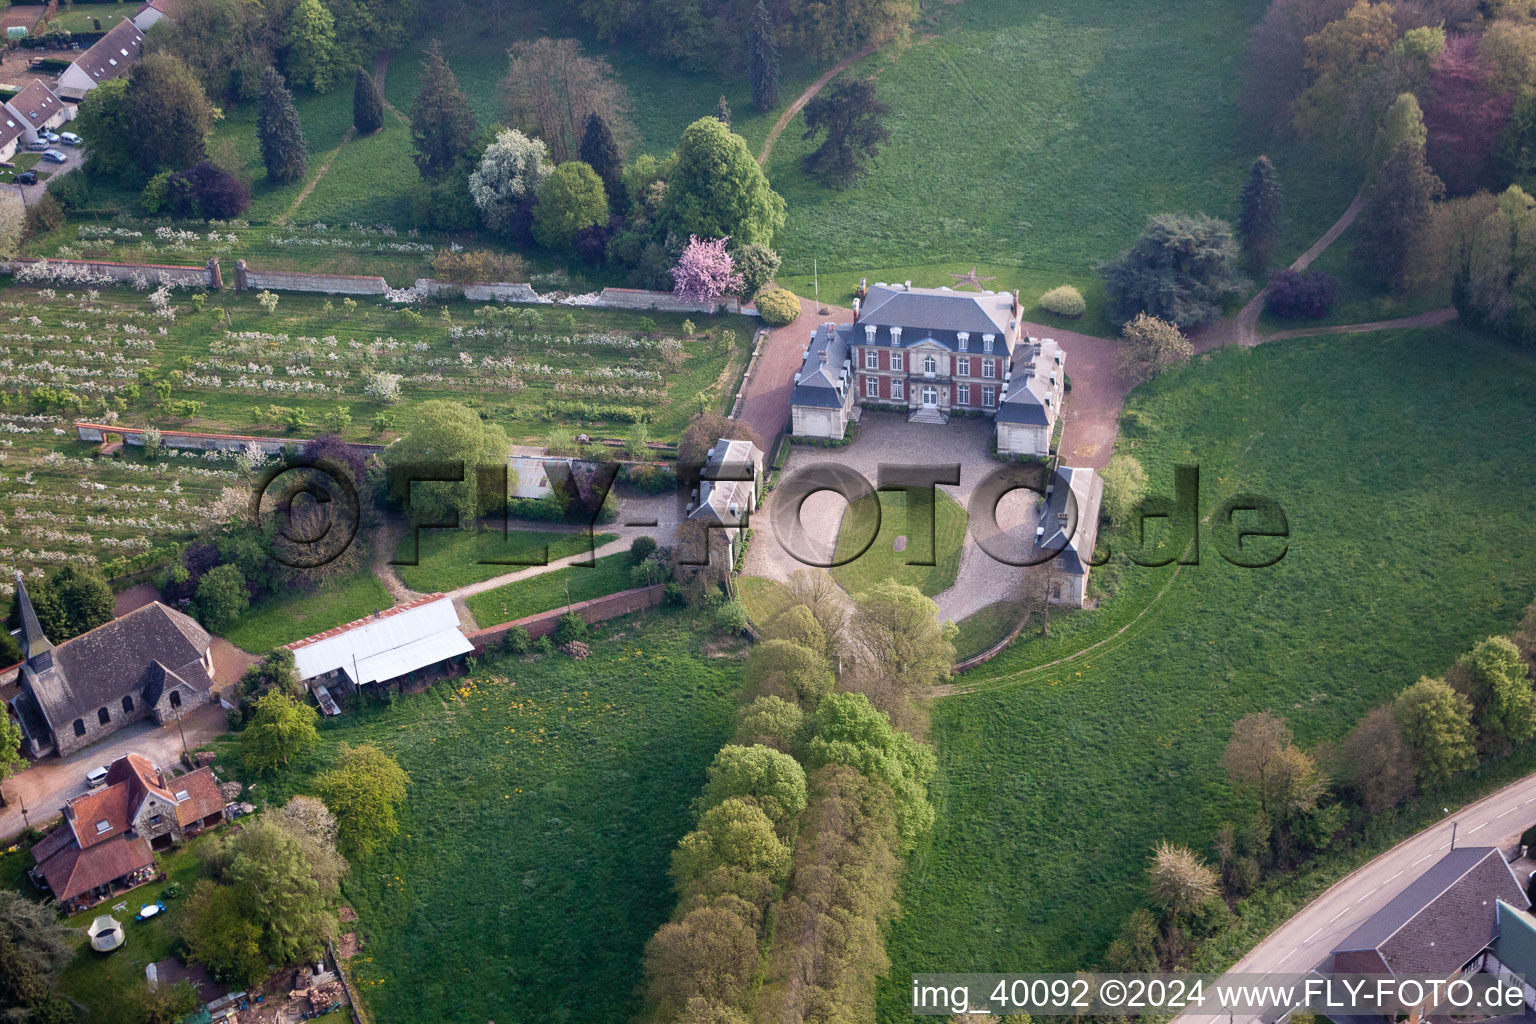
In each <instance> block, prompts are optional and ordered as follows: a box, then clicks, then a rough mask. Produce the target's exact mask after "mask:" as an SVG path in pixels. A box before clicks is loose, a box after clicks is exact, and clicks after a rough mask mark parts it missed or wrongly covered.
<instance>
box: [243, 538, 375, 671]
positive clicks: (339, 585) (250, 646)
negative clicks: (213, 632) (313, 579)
mask: <svg viewBox="0 0 1536 1024" xmlns="http://www.w3.org/2000/svg"><path fill="white" fill-rule="evenodd" d="M394 603H395V602H394V599H393V598H392V597H390V596H389V591H388V590H385V589H384V584H382V583H380V582H379V580H378V577H376V576H374V574H373V572H372V571H371V570H370V569H369V568H368V565H367V559H366V558H365V559H363V564H362V565H361V566H360V567H359V568H358V569H357V571H356V572H353V573H350V574H348V575H346V576H343V577H340V578H338V579H331V580H327V581H326V582H325V583H324V584H323V585H321V586H320V587H319V588H318V589H315V590H298V591H288V592H285V593H281V594H273V595H271V596H269V597H266V598H264V599H262V600H260V601H258V602H256V603H255V604H253V605H251V607H250V608H249V609H248V610H247V611H246V612H245V614H244V615H241V616H240V621H239V622H237V623H235V624H234V625H233V626H231V627H230V628H229V629H226V630H225V631H224V632H223V634H222V635H223V637H224V639H226V640H228V641H229V642H230V643H232V644H234V645H235V646H236V647H239V648H241V649H242V650H246V651H249V652H251V653H252V654H266V653H267V652H268V651H270V650H272V649H273V648H274V647H281V646H283V645H284V644H291V643H293V642H294V641H295V640H302V639H304V638H305V637H307V636H313V635H314V634H316V633H323V632H325V631H326V630H328V629H331V628H333V627H335V626H341V625H345V624H346V623H348V622H353V621H355V620H357V619H361V618H363V617H364V616H368V615H372V614H373V613H374V612H377V611H382V610H384V609H386V608H391V607H393V606H394Z"/></svg>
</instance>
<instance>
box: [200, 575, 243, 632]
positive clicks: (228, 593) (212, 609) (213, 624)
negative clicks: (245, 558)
mask: <svg viewBox="0 0 1536 1024" xmlns="http://www.w3.org/2000/svg"><path fill="white" fill-rule="evenodd" d="M194 600H195V603H196V604H195V606H196V608H197V617H198V618H199V619H200V620H202V623H203V625H205V626H207V627H208V628H209V629H211V630H213V631H214V632H215V633H220V632H223V631H224V630H226V629H228V628H229V627H231V626H233V625H234V624H235V623H236V622H238V621H239V620H240V616H241V615H243V614H245V610H246V609H247V608H249V607H250V604H251V595H250V592H249V591H247V590H246V588H245V576H244V574H242V573H241V572H240V569H239V567H238V566H233V565H219V566H215V567H214V568H212V569H210V570H208V571H207V572H205V573H204V574H203V578H202V579H201V580H199V581H198V584H197V597H196V598H195V599H194Z"/></svg>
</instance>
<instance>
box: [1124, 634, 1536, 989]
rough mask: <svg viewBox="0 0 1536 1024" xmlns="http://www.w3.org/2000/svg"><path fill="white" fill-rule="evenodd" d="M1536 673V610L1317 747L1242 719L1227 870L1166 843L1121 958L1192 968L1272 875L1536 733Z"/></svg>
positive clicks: (1218, 848)
mask: <svg viewBox="0 0 1536 1024" xmlns="http://www.w3.org/2000/svg"><path fill="white" fill-rule="evenodd" d="M1533 672H1536V605H1532V606H1531V607H1530V608H1528V609H1527V610H1526V613H1525V617H1524V619H1523V620H1522V622H1521V624H1520V626H1519V627H1518V628H1517V629H1516V630H1515V631H1514V633H1513V634H1511V635H1510V636H1491V637H1488V638H1486V639H1484V640H1481V641H1479V642H1478V643H1477V644H1475V645H1474V646H1473V647H1472V649H1471V650H1470V651H1469V652H1467V653H1466V654H1465V655H1463V656H1462V657H1461V658H1459V659H1457V661H1456V662H1455V664H1453V665H1452V666H1451V667H1450V669H1449V670H1448V671H1447V672H1446V673H1445V675H1444V676H1443V677H1440V678H1430V677H1425V678H1421V679H1419V680H1418V681H1417V682H1415V683H1413V684H1412V685H1410V686H1407V687H1405V688H1404V689H1403V690H1401V691H1400V692H1399V693H1398V694H1397V696H1396V697H1395V698H1394V699H1393V700H1391V701H1390V702H1388V703H1386V704H1383V705H1381V706H1379V707H1376V708H1374V709H1372V710H1371V711H1370V712H1368V713H1367V714H1366V715H1365V716H1364V717H1362V718H1361V719H1360V720H1359V721H1358V722H1357V723H1356V725H1355V727H1354V729H1352V730H1351V731H1350V732H1349V733H1348V734H1347V735H1346V736H1344V737H1343V738H1342V739H1340V740H1339V741H1337V742H1335V743H1331V744H1325V745H1323V746H1321V747H1320V748H1318V749H1317V750H1315V751H1313V752H1308V751H1306V750H1303V749H1302V748H1301V747H1300V746H1299V745H1298V744H1297V743H1296V741H1295V738H1294V737H1293V735H1292V733H1291V730H1290V727H1289V726H1288V725H1287V724H1286V722H1285V721H1284V719H1282V718H1280V717H1279V716H1277V715H1274V714H1272V713H1269V712H1256V713H1254V714H1249V715H1246V716H1244V717H1243V718H1241V719H1239V720H1238V721H1237V722H1236V723H1235V724H1234V725H1233V728H1232V736H1231V739H1230V740H1229V741H1228V743H1227V746H1226V749H1225V751H1224V752H1223V758H1222V760H1223V766H1224V768H1225V772H1226V778H1227V783H1228V786H1229V787H1230V789H1231V791H1232V793H1233V794H1234V795H1235V797H1236V798H1237V801H1238V802H1237V804H1236V805H1235V809H1237V810H1239V811H1240V815H1239V816H1236V820H1235V821H1227V822H1224V823H1222V824H1221V825H1220V827H1219V828H1218V829H1217V831H1216V834H1215V835H1214V837H1213V838H1212V842H1211V852H1212V854H1213V855H1214V865H1212V864H1208V863H1207V862H1206V860H1205V858H1203V857H1202V856H1201V855H1200V854H1199V853H1198V852H1196V851H1193V850H1191V849H1189V848H1187V847H1182V846H1177V845H1174V844H1168V843H1160V844H1159V845H1158V847H1157V848H1156V849H1155V850H1154V851H1153V854H1152V857H1151V859H1150V861H1149V867H1148V875H1147V894H1148V898H1149V902H1150V903H1151V904H1152V907H1151V908H1150V909H1142V910H1139V911H1137V912H1136V913H1134V914H1132V915H1131V917H1130V918H1129V919H1127V921H1126V923H1125V925H1124V927H1123V928H1122V930H1121V933H1120V936H1119V937H1118V938H1117V939H1116V940H1115V942H1114V943H1113V944H1112V945H1111V947H1110V949H1109V951H1108V953H1107V960H1108V962H1109V965H1110V966H1111V967H1112V968H1114V969H1117V970H1137V971H1140V970H1158V969H1172V968H1176V967H1180V966H1184V965H1187V964H1188V962H1189V961H1190V958H1191V957H1192V955H1193V954H1194V952H1195V950H1196V947H1197V945H1198V943H1199V942H1200V941H1201V940H1202V939H1204V938H1207V937H1209V936H1212V935H1215V934H1217V933H1218V932H1220V931H1221V929H1222V928H1223V927H1225V925H1226V924H1227V922H1228V921H1229V920H1230V919H1231V911H1232V910H1233V909H1241V908H1240V903H1241V901H1242V900H1243V898H1244V897H1246V896H1248V895H1249V894H1250V893H1252V892H1253V891H1254V890H1255V889H1256V888H1257V887H1258V885H1259V883H1260V882H1261V881H1262V880H1263V879H1264V878H1265V877H1266V876H1269V875H1279V874H1283V873H1285V872H1289V871H1292V870H1296V869H1298V868H1301V867H1304V866H1306V865H1307V864H1308V863H1309V862H1310V861H1311V860H1312V859H1313V858H1315V857H1317V856H1318V855H1319V854H1322V853H1324V852H1327V851H1330V850H1334V849H1339V848H1341V847H1345V846H1347V845H1349V844H1352V843H1354V842H1356V841H1357V840H1358V839H1359V837H1360V836H1361V835H1362V834H1364V833H1368V832H1370V830H1371V829H1372V827H1373V819H1374V818H1375V816H1377V815H1380V814H1382V813H1383V812H1386V811H1390V810H1391V809H1392V808H1394V807H1396V806H1397V805H1399V804H1401V803H1402V802H1403V801H1405V800H1407V799H1409V798H1410V797H1411V796H1413V795H1414V794H1415V793H1420V792H1424V793H1434V792H1436V791H1437V790H1438V789H1440V788H1441V787H1443V786H1445V785H1446V784H1447V783H1448V782H1450V781H1451V780H1452V779H1453V778H1454V777H1456V776H1457V775H1459V774H1460V773H1462V772H1465V771H1467V770H1469V769H1472V768H1474V767H1476V766H1477V765H1478V764H1480V763H1481V762H1483V761H1485V760H1487V759H1490V758H1498V757H1503V756H1507V755H1508V754H1509V753H1511V752H1512V751H1514V750H1515V749H1516V748H1517V747H1519V746H1521V745H1523V744H1527V743H1529V742H1530V741H1531V740H1532V739H1536V678H1533ZM1241 812H1246V816H1241Z"/></svg>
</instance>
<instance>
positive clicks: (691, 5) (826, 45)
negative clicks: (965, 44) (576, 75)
mask: <svg viewBox="0 0 1536 1024" xmlns="http://www.w3.org/2000/svg"><path fill="white" fill-rule="evenodd" d="M759 8H761V9H762V16H761V17H759V15H758V9H759ZM919 9H920V5H919V4H918V2H917V0H724V2H720V0H667V2H665V3H646V2H642V0H577V3H576V10H577V11H578V12H579V13H580V15H581V17H582V19H583V20H584V21H586V22H587V24H588V25H590V26H591V27H592V28H593V29H594V30H595V31H596V32H597V34H598V37H599V38H600V39H602V40H604V41H605V42H619V41H621V40H622V41H624V42H626V43H632V44H638V45H639V46H641V47H643V48H644V49H646V50H647V51H648V52H650V53H651V54H652V55H654V56H656V57H659V58H661V59H663V60H668V61H672V62H675V63H676V64H678V65H679V66H681V67H683V68H686V69H689V70H702V69H705V68H714V69H722V68H743V67H747V65H748V63H749V62H755V61H760V60H761V59H762V58H761V52H762V51H761V46H762V42H763V36H762V34H761V30H760V29H758V28H756V27H755V26H757V25H758V24H759V23H760V22H763V23H766V24H768V25H770V26H772V30H773V40H772V41H773V44H774V47H775V50H777V48H779V47H783V48H784V49H785V50H792V51H793V52H795V53H797V54H799V55H801V56H803V57H805V58H806V59H809V60H812V61H818V62H820V61H826V60H830V59H833V58H835V57H840V56H845V55H847V54H850V53H854V52H856V51H857V50H859V49H860V48H861V47H863V46H865V45H867V44H869V43H873V42H881V41H884V40H887V39H891V38H894V37H896V36H899V35H901V34H903V33H905V32H906V31H907V29H908V27H909V26H910V25H911V23H912V21H913V19H914V18H916V17H917V15H918V12H919ZM749 28H750V31H749ZM761 68H762V65H761V64H754V70H753V73H754V83H755V82H756V80H757V74H758V72H759V71H760V69H761ZM774 77H775V78H776V77H777V76H776V75H775V76H774ZM754 91H755V89H754ZM758 102H759V104H760V105H761V103H762V100H761V98H759V100H758ZM771 105H772V104H769V106H771Z"/></svg>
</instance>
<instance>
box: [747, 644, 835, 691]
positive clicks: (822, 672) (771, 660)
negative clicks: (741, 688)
mask: <svg viewBox="0 0 1536 1024" xmlns="http://www.w3.org/2000/svg"><path fill="white" fill-rule="evenodd" d="M746 681H747V687H748V689H749V690H751V691H752V692H754V693H761V694H765V695H771V696H775V697H782V698H783V699H785V700H788V701H793V702H795V703H796V704H799V705H800V706H801V707H803V708H814V707H815V706H816V705H817V703H818V702H819V701H820V700H821V698H822V697H824V696H826V695H827V694H828V693H831V692H832V686H833V684H834V682H835V680H834V678H833V676H832V667H831V665H829V664H828V663H827V659H826V658H824V657H823V656H822V655H821V653H820V652H819V651H816V650H813V649H811V648H809V647H803V646H801V645H800V644H798V643H793V642H791V641H789V640H768V641H766V642H764V643H760V644H755V645H753V647H752V651H751V653H749V654H748V655H747V665H746Z"/></svg>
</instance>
